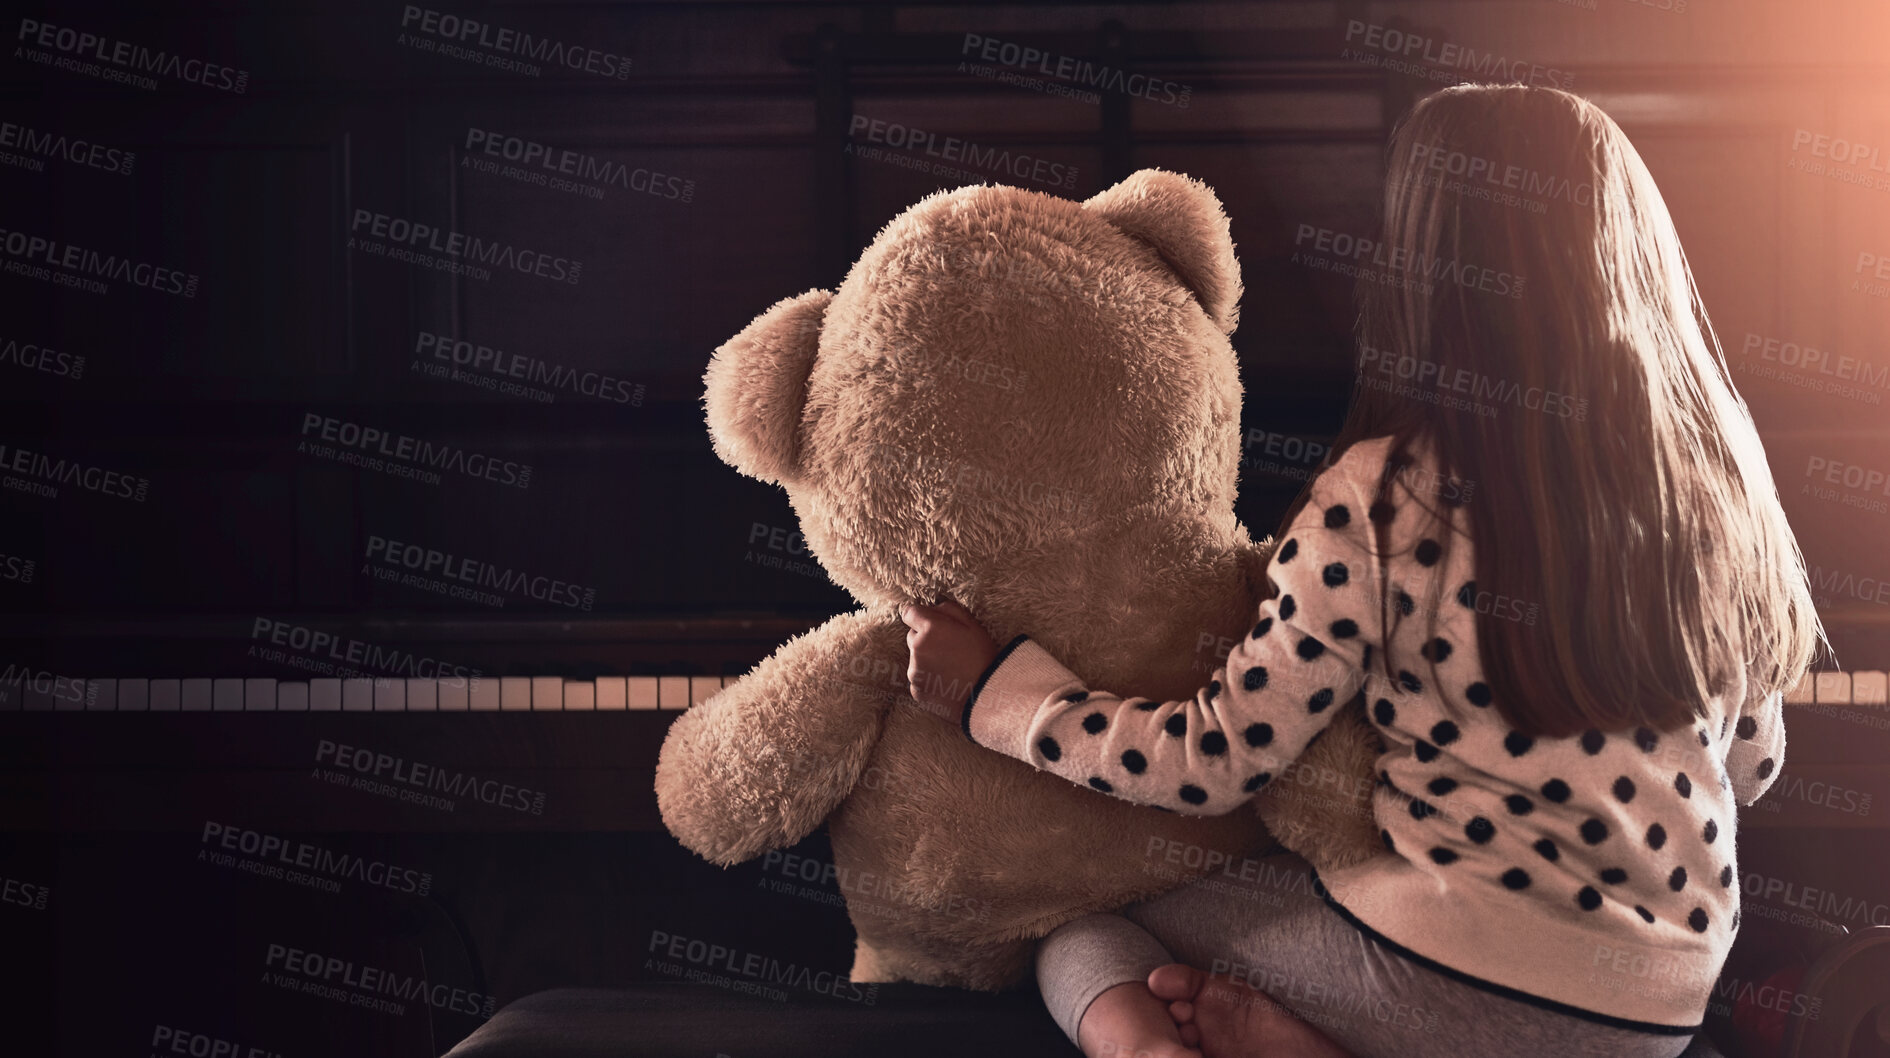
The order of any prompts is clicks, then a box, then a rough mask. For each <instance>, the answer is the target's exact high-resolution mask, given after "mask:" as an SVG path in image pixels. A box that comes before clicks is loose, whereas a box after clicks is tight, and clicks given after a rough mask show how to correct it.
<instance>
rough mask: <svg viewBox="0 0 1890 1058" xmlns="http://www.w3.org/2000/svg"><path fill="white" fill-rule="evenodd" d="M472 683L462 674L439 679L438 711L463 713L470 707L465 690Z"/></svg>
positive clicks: (467, 689) (468, 688) (466, 690)
mask: <svg viewBox="0 0 1890 1058" xmlns="http://www.w3.org/2000/svg"><path fill="white" fill-rule="evenodd" d="M471 686H472V683H471V681H470V680H468V679H466V678H465V677H464V676H454V677H451V678H448V679H444V680H441V681H440V711H441V712H454V713H463V712H465V711H466V710H467V709H468V708H470V707H471V703H470V702H469V701H468V700H467V697H468V695H467V692H468V691H469V690H470V689H471Z"/></svg>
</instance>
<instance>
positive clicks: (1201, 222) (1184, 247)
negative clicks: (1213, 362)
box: [1083, 169, 1241, 334]
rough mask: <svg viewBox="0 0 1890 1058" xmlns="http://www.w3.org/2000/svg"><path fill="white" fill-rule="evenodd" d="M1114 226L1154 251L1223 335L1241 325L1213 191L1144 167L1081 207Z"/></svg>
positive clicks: (1224, 228) (1223, 223)
mask: <svg viewBox="0 0 1890 1058" xmlns="http://www.w3.org/2000/svg"><path fill="white" fill-rule="evenodd" d="M1083 208H1084V209H1087V210H1089V211H1091V212H1093V213H1095V214H1097V215H1098V216H1101V217H1102V218H1103V219H1104V220H1107V221H1108V222H1109V223H1111V224H1113V225H1115V226H1116V227H1117V228H1119V229H1121V230H1122V231H1124V232H1126V233H1128V234H1129V235H1132V236H1134V237H1135V238H1137V239H1140V240H1142V241H1143V242H1145V243H1147V244H1149V245H1150V246H1152V247H1154V249H1155V252H1156V253H1158V254H1160V255H1161V256H1162V260H1164V261H1166V262H1167V263H1168V267H1170V268H1172V269H1174V271H1175V274H1176V275H1178V276H1180V277H1181V281H1182V282H1183V283H1185V284H1187V287H1188V289H1189V290H1192V291H1194V296H1195V298H1196V300H1198V301H1199V302H1200V303H1201V308H1202V309H1203V310H1205V311H1206V312H1207V314H1208V318H1209V319H1211V320H1213V321H1214V325H1215V326H1216V327H1219V328H1220V329H1221V332H1222V333H1223V334H1232V333H1234V327H1235V325H1236V324H1238V323H1239V322H1240V291H1241V285H1240V262H1239V260H1237V259H1236V258H1235V257H1234V237H1233V234H1232V233H1231V232H1230V231H1229V230H1228V225H1227V213H1226V212H1225V211H1224V210H1222V208H1221V200H1220V198H1219V197H1218V196H1216V195H1215V194H1214V190H1213V189H1212V188H1210V187H1208V186H1207V185H1206V184H1204V183H1202V182H1201V181H1199V180H1196V179H1194V178H1193V177H1188V176H1183V175H1181V174H1180V173H1171V172H1168V171H1166V170H1163V169H1143V170H1140V171H1139V172H1135V173H1131V174H1130V175H1129V177H1128V179H1126V180H1124V181H1122V182H1121V183H1119V184H1117V185H1116V186H1114V187H1112V188H1109V189H1108V190H1106V191H1102V192H1100V193H1098V194H1097V195H1096V196H1095V197H1093V198H1091V199H1090V200H1089V201H1087V202H1085V203H1083Z"/></svg>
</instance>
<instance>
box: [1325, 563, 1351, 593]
mask: <svg viewBox="0 0 1890 1058" xmlns="http://www.w3.org/2000/svg"><path fill="white" fill-rule="evenodd" d="M1319 579H1321V580H1323V581H1325V584H1326V587H1328V588H1343V587H1345V584H1346V582H1347V581H1349V580H1351V579H1352V571H1351V570H1349V569H1346V568H1345V563H1343V562H1332V563H1328V564H1327V566H1326V568H1325V569H1323V570H1320V571H1319Z"/></svg>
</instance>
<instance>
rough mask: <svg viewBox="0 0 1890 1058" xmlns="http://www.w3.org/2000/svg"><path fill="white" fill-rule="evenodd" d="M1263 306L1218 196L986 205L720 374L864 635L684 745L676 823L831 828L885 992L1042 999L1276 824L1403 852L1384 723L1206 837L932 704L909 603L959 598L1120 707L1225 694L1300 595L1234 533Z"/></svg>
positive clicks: (712, 407) (1218, 821)
mask: <svg viewBox="0 0 1890 1058" xmlns="http://www.w3.org/2000/svg"><path fill="white" fill-rule="evenodd" d="M1240 292H1241V283H1240V266H1239V263H1238V262H1237V261H1236V260H1235V257H1234V244H1233V241H1232V239H1231V237H1230V235H1229V232H1228V222H1227V218H1226V216H1225V214H1224V213H1223V212H1222V209H1221V204H1220V201H1219V200H1218V199H1217V198H1216V197H1215V195H1214V193H1213V191H1211V190H1210V189H1209V188H1208V187H1207V186H1206V185H1205V184H1202V183H1200V182H1198V181H1195V180H1192V179H1190V178H1188V177H1185V176H1181V175H1178V174H1174V173H1169V172H1163V171H1160V170H1152V169H1151V170H1143V171H1141V172H1138V173H1135V174H1134V175H1132V176H1130V177H1129V178H1128V179H1126V180H1124V181H1122V182H1121V183H1120V184H1117V185H1116V186H1114V187H1112V188H1110V189H1108V190H1106V191H1103V192H1102V193H1100V194H1098V195H1096V196H1095V197H1094V198H1091V199H1089V200H1088V201H1086V202H1075V201H1070V200H1068V199H1063V198H1057V197H1054V196H1051V195H1048V194H1042V193H1039V192H1034V191H1026V190H1021V189H1018V188H1012V187H999V186H975V187H965V188H959V189H957V190H955V191H950V192H940V193H937V194H933V195H930V196H928V197H927V198H925V199H924V200H922V201H920V202H919V203H918V204H917V205H914V206H913V207H912V208H910V209H908V210H907V211H906V212H905V213H903V214H902V215H900V216H899V217H897V218H895V219H894V220H893V221H891V222H890V223H889V224H887V225H886V227H885V228H884V229H883V230H881V231H880V233H879V235H878V237H877V238H876V239H875V240H874V242H873V244H872V246H870V247H868V248H867V250H866V252H865V253H864V255H862V256H861V258H860V260H859V261H858V262H857V263H856V264H855V265H854V266H853V268H852V269H851V271H850V272H849V273H848V274H847V277H846V280H845V282H843V283H842V284H841V285H840V288H839V289H838V290H837V291H834V292H828V291H825V290H810V291H808V292H807V293H804V294H801V295H798V296H796V297H791V298H787V299H785V300H783V301H781V302H779V303H777V304H775V305H774V306H772V307H771V308H769V309H768V310H767V311H766V312H763V313H762V314H761V315H760V316H759V317H757V318H756V319H755V320H754V321H753V322H752V323H750V324H749V325H748V326H747V327H746V328H744V329H743V330H742V332H741V333H740V334H738V335H736V336H735V337H734V338H733V339H731V340H730V341H729V342H728V343H727V344H725V345H723V346H722V347H721V348H720V349H718V350H717V351H716V353H715V355H714V358H713V360H712V361H711V363H710V365H709V368H708V373H707V376H706V382H707V394H706V396H705V404H706V408H707V418H708V424H709V432H710V436H711V437H712V439H713V441H714V445H715V450H716V452H717V453H718V454H719V455H720V456H721V457H722V458H723V459H724V460H725V461H727V462H728V463H729V464H730V465H732V466H734V467H735V468H736V469H737V470H739V471H741V472H742V473H744V474H747V475H749V476H751V477H754V478H758V479H760V480H762V481H766V482H772V483H777V484H779V485H780V486H781V487H782V488H784V489H785V490H786V491H787V494H788V499H789V501H790V502H791V503H792V505H793V507H794V510H795V513H796V514H797V515H798V517H799V519H800V525H801V530H802V532H803V534H804V535H805V537H806V541H807V546H808V548H809V550H810V551H811V552H812V553H813V554H814V555H815V556H816V557H817V558H818V559H819V561H820V564H821V565H822V567H823V568H825V570H826V571H827V573H828V575H829V576H830V577H832V579H833V581H834V582H835V583H836V584H838V585H840V586H841V587H843V588H845V589H846V590H847V591H849V592H851V593H852V595H853V596H854V598H855V599H857V600H858V601H859V602H860V604H861V607H862V608H861V609H860V610H857V611H855V612H853V613H848V614H843V615H841V616H838V617H835V618H833V619H831V620H829V621H827V622H826V623H824V624H822V625H820V626H819V627H817V628H815V629H813V630H811V631H809V632H807V633H806V634H804V635H801V636H799V637H796V638H795V639H793V640H791V641H789V642H788V643H786V644H785V645H783V646H782V647H781V648H780V649H778V650H776V651H775V653H774V654H773V656H771V657H769V658H768V659H767V660H766V661H763V662H762V663H761V664H760V665H758V666H756V667H755V669H754V671H752V672H750V673H749V674H748V675H747V676H744V677H743V678H742V679H740V680H739V681H737V682H735V683H734V684H732V685H731V686H729V687H726V688H724V689H723V690H722V691H721V692H720V693H719V694H717V695H715V696H714V697H712V698H710V699H708V700H707V701H705V702H703V703H702V704H700V705H698V706H696V707H695V708H693V709H690V710H689V711H688V712H687V713H685V714H683V715H682V716H681V717H679V718H677V720H676V722H675V724H674V726H673V727H672V728H671V729H670V732H669V736H668V739H667V741H666V742H665V743H664V746H663V751H662V757H661V760H660V762H659V764H658V766H657V774H656V793H657V801H658V804H659V806H660V807H661V810H662V815H663V820H664V822H665V823H666V824H667V825H668V827H669V829H670V832H671V833H673V834H674V835H675V836H676V837H677V838H678V839H680V840H681V841H682V843H683V844H685V845H687V846H688V847H689V848H691V849H693V850H695V851H696V852H697V853H698V854H700V855H702V856H703V857H705V858H707V859H709V860H711V861H713V862H715V863H718V864H722V865H729V864H734V863H738V862H741V861H744V860H747V859H750V858H752V857H755V856H757V855H760V854H762V853H764V852H766V851H768V850H771V849H778V848H783V847H786V846H790V845H793V844H794V843H796V842H798V841H800V840H801V839H802V838H803V837H805V836H806V835H807V834H809V833H810V832H811V831H813V830H814V828H816V827H818V826H819V825H820V824H821V823H823V822H825V823H826V824H827V826H828V831H829V835H830V837H831V839H832V845H833V856H834V865H833V866H834V868H835V874H836V876H837V878H838V880H839V883H840V886H841V889H842V891H843V892H844V893H845V894H846V897H847V900H848V910H849V914H850V917H851V918H852V920H853V924H854V927H855V929H856V930H857V932H858V935H859V941H858V947H857V950H856V953H855V959H854V964H853V970H852V976H853V979H854V980H856V981H900V980H907V981H918V982H924V983H929V984H939V985H955V986H961V987H967V988H977V989H1000V988H1005V987H1010V986H1013V985H1015V984H1017V983H1018V982H1019V981H1020V980H1021V979H1023V978H1024V976H1025V975H1026V973H1027V971H1028V968H1029V963H1030V954H1031V945H1032V942H1033V941H1034V940H1035V939H1036V938H1039V937H1041V936H1043V935H1044V934H1045V933H1047V932H1049V931H1050V930H1051V929H1054V928H1055V927H1056V926H1058V925H1060V924H1061V923H1063V922H1066V921H1068V920H1070V919H1072V918H1075V917H1077V916H1080V915H1083V914H1087V913H1089V912H1093V911H1099V910H1113V909H1117V908H1120V907H1122V906H1124V905H1125V904H1128V903H1130V902H1133V901H1135V900H1139V899H1143V898H1146V897H1150V896H1153V895H1155V894H1157V893H1160V892H1162V891H1165V890H1167V889H1171V888H1174V887H1175V886H1177V885H1180V884H1182V883H1183V882H1186V881H1188V880H1190V879H1192V878H1194V877H1197V876H1200V875H1201V874H1203V873H1206V872H1208V871H1213V870H1220V871H1228V872H1236V871H1239V870H1242V869H1243V865H1244V864H1247V863H1248V861H1247V860H1246V857H1248V856H1251V855H1254V854H1257V853H1258V852H1261V851H1263V850H1264V849H1265V848H1266V847H1268V845H1269V840H1268V835H1267V828H1266V826H1263V823H1262V818H1263V817H1264V818H1265V820H1266V823H1267V824H1270V825H1271V828H1272V832H1273V834H1274V835H1276V836H1278V837H1280V838H1281V839H1282V840H1284V841H1285V842H1286V843H1287V844H1289V845H1291V846H1292V847H1294V848H1295V849H1296V850H1297V851H1300V852H1301V853H1302V854H1305V855H1307V856H1308V857H1309V858H1310V859H1312V860H1313V862H1314V863H1315V864H1325V865H1335V864H1337V863H1340V862H1350V861H1352V860H1356V859H1357V858H1359V857H1361V856H1364V855H1367V854H1369V853H1370V852H1372V851H1373V850H1376V849H1378V847H1379V846H1378V836H1377V829H1376V827H1375V825H1374V824H1373V823H1372V822H1371V819H1370V814H1369V808H1368V795H1369V793H1370V790H1371V787H1372V778H1371V776H1372V774H1373V772H1372V769H1373V763H1372V762H1373V759H1374V756H1375V753H1376V751H1377V744H1376V735H1375V734H1374V733H1373V732H1372V731H1371V729H1370V728H1369V726H1368V725H1367V724H1366V723H1365V722H1364V719H1363V717H1362V715H1361V714H1360V713H1359V712H1358V710H1359V706H1358V705H1357V703H1356V702H1354V703H1353V705H1352V706H1351V707H1350V709H1349V710H1348V712H1347V713H1344V714H1341V715H1340V716H1339V717H1338V718H1337V719H1336V720H1335V721H1334V724H1333V727H1332V729H1330V730H1328V732H1327V733H1326V736H1325V737H1324V738H1322V739H1320V740H1319V741H1318V742H1317V743H1316V744H1315V745H1314V747H1313V749H1312V751H1310V752H1309V753H1308V754H1307V755H1306V756H1305V757H1304V758H1303V759H1302V762H1301V764H1302V766H1300V767H1296V768H1294V769H1291V770H1290V771H1289V772H1288V773H1287V774H1286V775H1285V776H1283V777H1282V781H1276V782H1275V783H1274V784H1273V785H1272V786H1270V787H1269V788H1268V792H1267V793H1266V794H1264V795H1263V796H1262V797H1261V798H1260V800H1259V801H1258V802H1257V804H1258V808H1259V811H1258V812H1255V811H1251V810H1247V809H1242V810H1239V811H1236V812H1234V813H1231V814H1229V815H1226V816H1221V817H1216V818H1202V817H1192V816H1186V815H1181V814H1177V813H1171V812H1166V811H1163V810H1160V809H1156V808H1150V807H1142V806H1137V805H1132V804H1129V803H1128V802H1126V801H1120V800H1117V799H1114V798H1111V797H1107V796H1104V795H1102V794H1099V793H1096V792H1093V791H1091V790H1088V789H1085V788H1082V787H1078V786H1075V785H1073V784H1071V783H1069V782H1066V781H1065V780H1063V779H1060V778H1057V777H1055V776H1053V775H1049V774H1046V773H1042V772H1039V771H1037V770H1035V769H1033V768H1032V767H1031V766H1030V765H1028V764H1025V763H1022V762H1019V761H1016V760H1013V759H1010V758H1008V757H1004V756H1001V755H999V754H996V753H993V752H990V751H989V750H986V749H983V748H981V747H979V746H977V745H975V744H974V743H972V742H970V741H968V740H967V739H966V738H965V736H964V735H963V734H962V733H961V732H960V731H959V730H958V729H957V728H956V727H954V726H952V725H951V724H949V723H947V722H945V721H943V720H941V719H939V718H938V717H937V716H934V715H932V714H930V713H927V712H924V711H922V710H921V709H920V708H918V707H917V706H915V705H914V704H913V703H912V701H911V699H910V698H908V697H907V695H906V680H905V671H906V651H905V641H904V633H905V629H904V626H903V625H902V624H901V623H900V621H899V617H898V612H899V608H900V606H901V605H902V604H904V603H906V602H908V601H912V600H921V601H928V602H929V601H933V600H936V599H937V598H939V597H940V596H945V595H949V596H951V597H953V598H956V599H958V600H959V601H960V602H963V603H964V604H965V605H966V606H968V607H970V608H971V610H972V612H973V613H975V614H977V615H978V617H979V619H980V620H981V621H982V622H983V623H984V624H985V626H986V627H987V628H988V629H989V630H990V632H991V634H992V635H993V636H995V637H996V638H997V639H998V640H999V641H1000V642H1002V641H1004V640H1006V639H1008V638H1010V637H1011V636H1013V635H1015V634H1017V633H1018V632H1024V631H1028V632H1029V633H1030V634H1031V635H1032V636H1033V637H1034V638H1035V639H1036V640H1037V641H1038V642H1039V643H1041V644H1042V645H1043V646H1044V647H1046V648H1048V649H1049V651H1050V652H1051V653H1052V654H1054V655H1055V656H1056V657H1057V658H1058V659H1060V660H1061V661H1062V662H1063V663H1064V664H1065V665H1067V666H1069V667H1070V669H1072V670H1073V671H1075V672H1078V673H1080V674H1082V676H1083V677H1084V678H1085V679H1086V680H1088V681H1090V683H1091V685H1092V686H1097V687H1106V688H1109V689H1111V690H1113V691H1118V692H1120V693H1125V694H1137V695H1149V696H1165V697H1170V698H1179V697H1185V696H1188V695H1190V694H1192V693H1193V692H1194V691H1195V690H1196V689H1197V688H1199V687H1200V686H1202V685H1204V684H1205V683H1206V682H1207V681H1208V679H1209V677H1210V676H1211V674H1212V672H1213V670H1214V669H1215V668H1216V667H1217V666H1218V665H1220V664H1221V663H1222V662H1223V660H1224V658H1225V655H1226V653H1227V649H1228V648H1229V647H1230V646H1231V645H1232V643H1233V642H1234V641H1235V639H1236V638H1237V637H1239V636H1241V635H1243V634H1245V633H1246V632H1247V631H1248V629H1249V628H1250V627H1251V625H1252V622H1253V618H1254V614H1255V612H1256V610H1257V608H1258V606H1259V603H1260V601H1261V600H1262V599H1263V598H1264V597H1265V593H1266V592H1267V591H1268V590H1269V589H1268V585H1267V584H1266V583H1265V580H1266V578H1265V572H1264V569H1265V560H1266V558H1267V555H1268V553H1269V547H1270V545H1269V544H1256V543H1255V542H1254V541H1253V540H1252V539H1251V538H1250V537H1249V536H1248V534H1247V530H1246V529H1245V528H1244V527H1243V526H1242V525H1241V524H1240V522H1239V521H1238V520H1237V519H1236V518H1235V517H1234V510H1233V505H1234V494H1235V488H1236V482H1237V478H1238V475H1239V468H1240V398H1241V387H1240V380H1239V373H1238V371H1237V368H1236V363H1235V356H1234V350H1233V346H1232V345H1231V344H1230V343H1229V341H1228V335H1229V334H1230V333H1231V332H1232V331H1233V329H1234V326H1235V321H1236V317H1237V315H1238V301H1239V297H1240ZM967 690H969V688H967ZM1246 869H1251V867H1250V866H1249V867H1247V868H1246Z"/></svg>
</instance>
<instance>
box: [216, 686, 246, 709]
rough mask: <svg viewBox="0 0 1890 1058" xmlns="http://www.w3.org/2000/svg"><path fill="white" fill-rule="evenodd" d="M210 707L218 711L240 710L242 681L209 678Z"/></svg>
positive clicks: (241, 705) (241, 707) (241, 704)
mask: <svg viewBox="0 0 1890 1058" xmlns="http://www.w3.org/2000/svg"><path fill="white" fill-rule="evenodd" d="M210 708H212V709H214V710H216V711H217V712H219V713H240V712H242V711H243V681H242V680H232V679H222V680H211V681H210Z"/></svg>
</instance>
